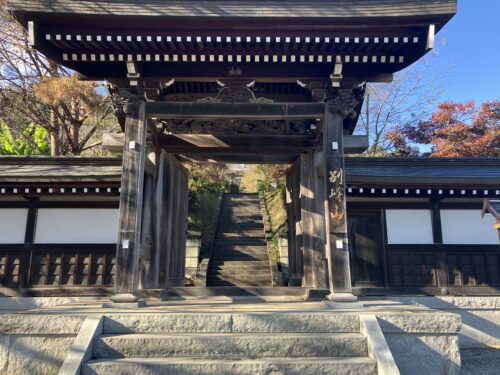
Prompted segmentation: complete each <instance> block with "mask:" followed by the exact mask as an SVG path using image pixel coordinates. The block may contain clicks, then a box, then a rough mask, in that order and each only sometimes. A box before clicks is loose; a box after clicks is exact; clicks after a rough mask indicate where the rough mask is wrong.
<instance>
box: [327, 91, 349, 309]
mask: <svg viewBox="0 0 500 375" xmlns="http://www.w3.org/2000/svg"><path fill="white" fill-rule="evenodd" d="M328 99H329V100H328V102H327V103H326V106H325V118H324V123H323V153H324V176H325V189H324V193H325V199H324V203H325V213H326V217H325V226H326V232H327V243H326V249H327V256H328V271H329V282H330V292H331V294H330V296H329V298H330V299H331V300H333V301H342V302H351V301H355V300H356V297H355V296H353V295H352V286H351V270H350V265H349V244H348V234H347V216H346V196H345V186H346V184H345V167H344V150H343V136H344V119H345V118H347V117H349V116H353V115H355V113H354V107H355V106H356V105H357V101H356V99H355V96H354V94H353V92H352V91H351V90H340V89H339V90H336V91H333V92H332V93H330V95H329V96H328Z"/></svg>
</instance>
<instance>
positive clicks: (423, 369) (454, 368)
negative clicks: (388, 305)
mask: <svg viewBox="0 0 500 375" xmlns="http://www.w3.org/2000/svg"><path fill="white" fill-rule="evenodd" d="M377 318H378V320H379V324H380V327H381V329H382V332H384V336H385V339H386V341H387V344H388V345H389V348H390V350H391V352H392V355H393V357H394V360H395V361H396V365H397V366H398V369H399V371H400V372H401V374H403V375H413V374H416V375H417V374H418V375H421V374H436V375H437V374H442V375H459V374H460V372H461V369H460V368H461V362H460V349H459V346H458V335H457V334H458V332H459V331H460V329H461V320H460V316H458V315H456V314H448V313H443V312H424V311H422V312H418V311H415V312H413V313H410V314H401V313H391V314H380V315H379V314H377Z"/></svg>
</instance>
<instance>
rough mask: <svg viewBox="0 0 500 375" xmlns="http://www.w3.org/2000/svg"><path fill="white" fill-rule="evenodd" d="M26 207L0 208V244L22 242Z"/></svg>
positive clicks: (24, 232)
mask: <svg viewBox="0 0 500 375" xmlns="http://www.w3.org/2000/svg"><path fill="white" fill-rule="evenodd" d="M27 219H28V209H27V208H0V244H21V243H24V236H25V234H26V220H27Z"/></svg>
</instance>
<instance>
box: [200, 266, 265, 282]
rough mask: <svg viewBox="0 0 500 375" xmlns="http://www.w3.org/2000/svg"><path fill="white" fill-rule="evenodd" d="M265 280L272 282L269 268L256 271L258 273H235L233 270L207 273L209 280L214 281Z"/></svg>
mask: <svg viewBox="0 0 500 375" xmlns="http://www.w3.org/2000/svg"><path fill="white" fill-rule="evenodd" d="M254 277H255V278H261V277H262V278H264V280H271V271H270V269H269V267H267V269H261V270H256V271H247V272H241V271H239V272H237V273H235V272H234V271H231V270H222V271H220V270H209V271H208V272H207V280H208V279H210V280H213V279H221V280H228V281H233V280H229V279H230V278H234V279H239V280H240V281H244V280H247V279H248V280H252V279H253V278H254Z"/></svg>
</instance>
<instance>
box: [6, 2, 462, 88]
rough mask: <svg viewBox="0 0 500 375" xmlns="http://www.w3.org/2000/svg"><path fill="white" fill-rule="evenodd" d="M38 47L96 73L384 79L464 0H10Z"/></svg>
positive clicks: (422, 49) (113, 77) (421, 49)
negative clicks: (130, 65)
mask: <svg viewBox="0 0 500 375" xmlns="http://www.w3.org/2000/svg"><path fill="white" fill-rule="evenodd" d="M9 3H10V9H11V10H12V12H13V13H14V15H15V16H16V17H17V18H18V19H19V20H20V21H21V22H22V23H23V24H24V25H26V26H27V25H28V22H30V21H31V22H33V24H34V26H35V29H34V31H33V32H34V35H33V37H34V38H35V40H34V41H33V42H34V43H35V46H36V47H37V48H38V49H40V50H41V51H43V52H45V53H46V54H47V55H48V56H50V57H51V58H53V59H54V60H56V61H58V62H61V63H63V64H64V65H66V66H68V67H70V68H72V69H75V70H76V71H78V72H80V73H82V74H83V75H84V76H86V77H87V78H89V79H108V80H110V81H118V82H119V81H120V79H124V78H126V76H127V67H126V64H125V62H126V61H134V62H136V63H139V64H140V65H141V67H140V73H141V77H142V79H144V80H150V81H161V80H165V79H170V78H175V79H177V80H192V81H199V80H212V81H213V80H214V78H216V79H224V78H231V77H233V78H234V76H235V75H236V76H237V77H240V78H241V77H247V78H251V79H256V80H260V81H267V82H273V81H281V80H285V81H286V80H288V81H290V82H294V81H296V80H297V79H308V78H309V79H312V78H316V79H317V78H322V79H328V78H329V77H330V75H331V74H332V70H333V66H334V64H335V63H336V62H342V63H343V64H344V72H343V75H344V76H345V78H346V79H348V78H352V79H357V80H360V81H364V80H376V79H377V76H380V75H381V74H382V75H383V74H391V73H394V72H396V71H398V70H400V69H402V68H404V67H406V66H408V65H409V64H411V63H412V62H414V61H415V60H417V59H418V58H420V57H421V56H422V55H423V54H425V53H426V52H427V50H428V48H429V45H428V42H429V41H428V36H429V26H430V25H435V31H436V32H437V31H438V30H439V29H440V28H441V27H442V26H443V25H444V24H445V23H446V22H447V21H448V20H449V19H450V18H451V17H452V16H453V15H454V14H455V11H456V0H384V1H382V0H359V1H338V0H337V1H336V0H330V1H251V2H249V1H245V2H244V1H231V0H225V1H168V0H163V1H160V0H156V1H151V0H150V1H127V0H119V1H109V0H108V1H72V0H71V1H70V0H55V1H54V0H11V1H10V2H9Z"/></svg>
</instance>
